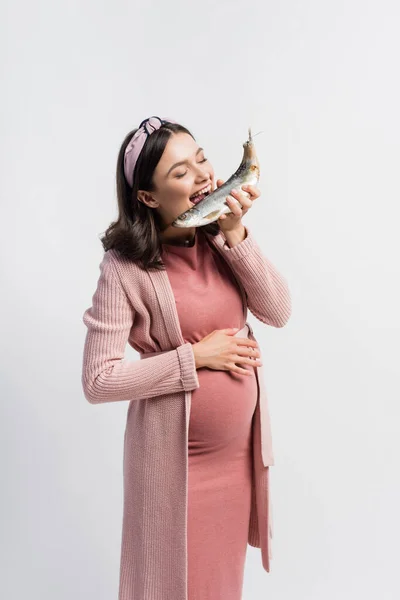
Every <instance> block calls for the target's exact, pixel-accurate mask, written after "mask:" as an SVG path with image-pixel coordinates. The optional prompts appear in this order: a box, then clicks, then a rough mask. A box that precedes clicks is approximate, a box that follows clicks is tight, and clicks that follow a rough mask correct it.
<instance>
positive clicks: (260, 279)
mask: <svg viewBox="0 0 400 600" xmlns="http://www.w3.org/2000/svg"><path fill="white" fill-rule="evenodd" d="M245 229H246V234H247V236H246V237H245V239H244V240H243V241H242V242H240V243H239V244H236V246H233V247H232V248H230V247H229V245H228V244H227V242H226V239H225V236H224V235H223V234H222V239H223V240H224V242H222V243H221V246H222V251H223V255H224V257H225V260H226V261H227V262H228V264H229V265H230V267H231V269H232V270H233V272H234V274H235V275H236V277H237V278H238V279H239V280H240V282H241V284H242V286H243V287H244V290H245V292H246V297H247V306H248V308H249V310H250V311H251V312H252V313H253V315H254V316H255V317H257V319H259V320H260V321H262V322H263V323H265V324H267V325H272V326H273V327H283V326H284V325H286V323H287V321H288V320H289V317H290V314H291V297H290V291H289V287H288V283H287V281H286V279H285V278H284V277H283V276H282V275H281V274H280V273H279V271H278V270H277V269H276V267H274V265H273V264H272V263H271V261H270V260H268V258H266V256H264V254H263V252H262V250H261V248H260V247H259V245H258V244H257V242H256V239H255V238H254V236H253V234H252V232H251V231H250V230H249V228H248V227H247V226H245Z"/></svg>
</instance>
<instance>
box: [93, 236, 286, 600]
mask: <svg viewBox="0 0 400 600" xmlns="http://www.w3.org/2000/svg"><path fill="white" fill-rule="evenodd" d="M246 233H247V237H246V239H244V240H243V241H242V242H240V243H239V244H237V245H236V246H234V247H233V248H228V247H227V246H226V244H225V238H224V236H223V234H222V233H219V234H218V235H217V236H215V237H213V236H208V237H209V241H210V245H211V246H212V247H213V248H215V249H216V250H217V251H220V252H221V254H222V256H223V257H224V258H225V260H226V263H227V265H229V266H230V268H231V269H232V272H233V273H234V275H235V278H236V280H237V282H238V286H239V288H240V289H241V291H242V295H243V299H244V300H246V302H247V306H244V316H246V310H247V307H248V308H249V309H250V311H251V312H252V313H253V314H254V315H255V316H256V317H257V318H258V319H259V320H260V321H262V322H263V323H266V324H268V325H272V326H274V327H282V326H283V325H284V324H285V323H286V322H287V320H288V318H289V316H290V311H291V305H290V294H289V290H288V286H287V283H286V280H285V279H284V278H283V277H282V276H281V275H280V274H279V272H278V271H277V270H276V268H275V267H274V266H273V265H272V264H271V263H270V261H269V260H267V259H266V258H265V257H264V256H263V254H262V252H261V250H260V248H259V246H258V245H257V243H256V241H255V239H254V237H253V236H252V234H251V232H250V231H249V229H248V228H247V227H246ZM83 322H84V323H85V325H86V327H87V334H86V339H85V345H84V350H83V366H82V387H83V392H84V395H85V397H86V399H87V400H88V401H89V402H90V403H92V404H99V403H105V402H115V401H123V400H126V401H128V402H129V405H128V412H127V421H126V429H125V438H124V513H123V524H122V542H121V564H120V589H119V600H166V599H168V600H169V599H173V600H190V599H188V598H187V588H186V586H187V547H186V531H187V530H186V518H187V476H188V471H187V467H188V464H187V463H188V456H187V447H188V446H187V443H188V437H187V434H188V422H189V414H188V411H189V410H190V401H191V390H193V389H195V388H197V387H199V381H198V377H197V370H196V367H195V361H194V355H193V349H192V346H191V344H189V343H185V341H184V339H183V337H182V334H181V331H180V326H179V320H178V316H177V311H176V305H175V300H174V296H173V292H172V289H171V285H170V282H169V279H168V275H167V273H166V272H165V271H151V270H150V271H146V270H143V269H141V268H140V267H139V266H138V265H137V264H135V263H133V262H132V261H128V260H127V259H125V258H123V257H120V256H119V255H118V253H117V252H116V251H114V250H109V251H108V252H106V253H105V254H104V257H103V260H102V262H101V264H100V277H99V279H98V282H97V288H96V291H95V293H94V295H93V298H92V306H91V307H90V308H88V309H87V310H86V311H85V313H84V315H83ZM127 343H129V344H130V345H131V346H132V347H133V348H134V349H135V350H136V351H137V352H139V353H140V354H141V355H143V354H145V353H151V352H162V353H161V354H158V355H157V356H149V357H148V358H146V360H133V361H129V360H126V359H125V358H124V354H125V349H126V344H127ZM257 372H258V381H259V402H258V403H257V408H256V411H255V420H254V424H255V425H254V453H255V457H256V460H255V463H254V481H255V484H254V497H253V499H252V507H253V508H252V514H251V518H250V527H249V544H251V545H253V546H256V547H259V548H261V552H262V563H263V566H264V568H265V570H266V571H269V559H270V558H271V551H270V537H271V535H272V525H271V522H270V516H269V515H270V511H269V508H268V503H269V481H268V477H269V465H271V464H273V454H272V442H271V433H270V423H269V414H268V407H267V398H266V394H265V390H264V383H263V378H262V368H257Z"/></svg>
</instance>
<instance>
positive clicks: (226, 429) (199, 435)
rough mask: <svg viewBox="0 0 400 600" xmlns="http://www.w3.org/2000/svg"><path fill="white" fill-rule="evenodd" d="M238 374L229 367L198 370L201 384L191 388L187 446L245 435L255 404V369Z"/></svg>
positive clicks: (209, 444) (200, 446) (204, 445)
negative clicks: (227, 368)
mask: <svg viewBox="0 0 400 600" xmlns="http://www.w3.org/2000/svg"><path fill="white" fill-rule="evenodd" d="M245 368H246V369H247V370H249V372H250V373H251V374H252V375H251V376H248V375H239V374H237V373H233V372H232V371H214V370H212V369H207V368H202V369H199V370H198V371H197V374H198V378H199V384H200V387H198V388H196V389H195V390H192V402H191V409H190V419H189V450H190V451H191V453H193V452H195V451H196V450H198V451H199V452H201V451H202V449H203V448H204V449H205V448H208V449H210V448H211V447H219V446H224V445H226V444H227V443H229V442H230V441H232V440H233V439H234V438H237V437H240V436H242V437H243V438H245V437H246V436H248V433H249V430H250V428H251V420H252V417H253V413H254V411H255V408H256V404H257V380H256V374H255V370H254V368H252V367H249V366H246V367H245Z"/></svg>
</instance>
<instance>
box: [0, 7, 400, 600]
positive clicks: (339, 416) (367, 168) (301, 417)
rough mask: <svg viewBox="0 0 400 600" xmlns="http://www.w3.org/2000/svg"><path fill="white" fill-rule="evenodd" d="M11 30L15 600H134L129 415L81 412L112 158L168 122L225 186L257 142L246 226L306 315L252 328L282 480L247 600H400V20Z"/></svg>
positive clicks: (25, 16) (390, 11) (276, 19)
mask: <svg viewBox="0 0 400 600" xmlns="http://www.w3.org/2000/svg"><path fill="white" fill-rule="evenodd" d="M0 17H1V18H0V22H1V32H0V33H1V35H0V38H1V50H2V51H1V68H2V83H3V85H2V93H1V97H0V102H1V111H0V112H1V157H0V158H1V178H0V181H1V188H0V189H1V203H2V204H1V212H2V232H1V241H2V254H1V259H2V260H1V270H2V272H1V283H2V294H1V300H2V309H1V319H2V322H1V332H2V335H1V337H2V357H1V370H2V374H1V392H2V394H1V395H2V402H1V411H2V414H1V427H2V431H1V449H2V452H1V461H2V464H1V473H2V483H1V520H2V523H1V530H2V533H1V552H2V556H1V576H0V593H1V597H3V598H7V600H22V599H23V598H30V599H32V600H55V599H57V600H71V599H72V598H74V600H81V599H82V600H83V599H85V600H87V599H90V600H94V599H96V600H111V599H116V598H117V588H118V576H119V556H120V535H121V525H122V458H123V457H122V451H123V433H124V427H125V418H126V410H127V403H125V402H117V403H109V404H105V405H102V406H92V405H90V404H89V403H88V402H87V401H86V400H85V398H84V396H83V392H82V390H81V381H80V377H81V359H82V349H83V343H84V337H85V333H86V328H85V326H84V324H83V322H82V315H83V312H84V310H85V309H86V308H87V307H88V306H90V305H91V298H92V294H93V293H94V290H95V287H96V282H97V278H98V275H99V269H98V266H99V264H100V261H101V259H102V255H103V250H102V247H101V243H100V240H99V236H100V235H101V234H102V233H103V232H104V230H105V229H106V228H107V227H108V225H109V224H110V222H111V221H112V220H113V219H114V218H115V216H116V210H117V209H116V194H115V165H116V159H117V152H118V149H119V147H120V144H121V143H122V141H123V138H124V137H125V135H126V134H127V133H128V131H130V130H131V129H133V128H134V127H137V126H138V125H139V123H140V122H141V121H142V120H143V119H144V118H146V117H148V116H151V115H161V116H168V117H170V118H172V119H174V120H177V121H180V122H181V123H182V124H184V125H186V126H187V127H188V128H189V129H190V130H191V131H192V132H193V133H194V135H195V137H196V139H197V141H198V142H199V143H200V145H202V146H203V147H204V148H205V149H206V153H207V154H208V157H209V159H210V161H211V162H212V164H213V166H214V168H215V173H216V177H222V178H223V179H227V178H228V177H229V176H230V175H231V173H232V172H233V171H234V170H236V168H237V166H238V165H239V162H240V159H241V156H242V143H243V142H244V141H245V140H246V138H247V128H248V126H249V125H251V126H252V129H253V133H256V132H258V131H263V132H264V133H262V134H261V135H259V136H257V138H256V139H255V142H256V146H257V150H258V156H259V160H260V165H261V170H262V174H261V179H260V182H259V187H260V189H261V192H262V194H261V197H260V198H259V199H258V200H257V201H256V203H255V204H254V206H253V208H252V209H251V211H249V213H248V214H247V215H246V216H245V218H244V223H245V224H247V225H248V226H249V228H251V229H252V231H253V233H254V235H255V237H256V239H257V240H258V242H259V244H260V245H261V247H262V249H263V250H264V253H265V255H266V256H268V258H270V260H271V261H272V262H273V263H274V264H275V265H276V266H277V268H278V269H279V270H280V271H281V273H282V274H283V275H284V276H285V277H286V278H287V280H288V282H289V285H290V289H291V294H292V302H293V313H292V316H291V319H290V321H289V322H288V324H287V325H286V327H284V328H282V329H274V328H272V327H267V326H265V325H264V324H262V323H260V322H259V321H257V319H256V318H255V317H254V316H253V315H251V314H250V315H249V321H250V322H251V323H252V324H253V325H254V328H255V335H256V337H257V339H258V341H259V343H260V346H261V348H262V352H263V356H264V369H265V376H266V386H267V391H268V395H269V402H270V412H271V419H272V427H273V442H274V451H275V461H276V464H275V466H274V467H273V468H272V469H271V471H272V473H271V483H272V503H273V504H272V505H273V517H274V540H273V555H274V556H273V560H272V563H271V573H270V574H268V573H266V572H265V571H264V570H263V568H262V565H261V555H260V551H259V550H258V549H255V548H252V547H248V558H247V563H246V570H245V582H244V596H243V598H244V600H264V599H265V598H268V599H273V600H293V599H296V600H321V599H322V598H323V600H356V599H357V600H358V599H359V598H362V599H363V600H369V599H374V600H376V599H377V598H379V600H395V599H397V598H399V596H400V585H399V582H398V574H397V573H396V571H397V569H398V561H399V550H398V548H399V543H398V540H399V534H400V527H399V516H398V513H399V504H400V502H399V501H400V493H399V477H398V474H399V457H400V453H399V399H400V394H399V343H398V336H399V333H400V331H399V325H400V320H399V310H398V309H399V300H400V294H399V275H400V269H399V250H400V249H399V243H398V236H399V216H400V215H399V201H400V195H399V187H400V186H399V159H400V146H399V139H400V118H399V107H400V85H399V51H400V41H399V26H400V18H399V17H400V8H399V5H398V3H397V2H395V1H394V0H393V1H391V2H390V1H388V0H381V1H380V2H379V3H378V2H377V1H376V2H372V1H368V0H367V1H365V0H363V1H361V0H358V1H357V0H346V1H344V0H335V1H333V0H328V1H323V2H321V1H319V2H318V1H316V0H305V1H303V2H295V1H294V0H291V1H287V0H281V1H280V2H265V1H263V2H261V0H256V1H255V2H251V3H249V2H247V3H246V2H239V1H230V2H227V1H221V0H219V2H218V3H217V2H210V1H209V0H203V1H202V2H198V3H191V2H177V1H176V0H171V1H170V2H165V3H162V2H161V1H158V2H147V3H144V2H143V3H141V4H138V3H134V2H123V1H122V0H114V1H113V2H111V0H108V1H105V0H102V1H99V0H97V1H96V2H94V1H91V2H89V1H84V0H79V1H78V0H72V1H71V0H69V1H68V2H67V1H64V2H56V1H51V2H50V1H49V0H47V1H42V2H37V1H36V2H32V1H29V2H28V1H27V0H25V1H18V0H14V1H13V2H11V1H8V2H7V1H6V2H3V3H2V6H1V15H0ZM127 358H131V359H138V355H137V354H136V353H135V352H134V351H132V349H130V348H128V349H127ZM168 600H169V599H168ZM224 600H225V599H224ZM226 600H229V599H226Z"/></svg>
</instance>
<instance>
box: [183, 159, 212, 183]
mask: <svg viewBox="0 0 400 600" xmlns="http://www.w3.org/2000/svg"><path fill="white" fill-rule="evenodd" d="M206 160H208V158H203V160H201V161H200V162H201V163H203V162H206ZM186 173H187V171H186ZM186 173H182V175H176V177H177V178H178V179H180V178H181V177H185V175H186Z"/></svg>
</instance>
